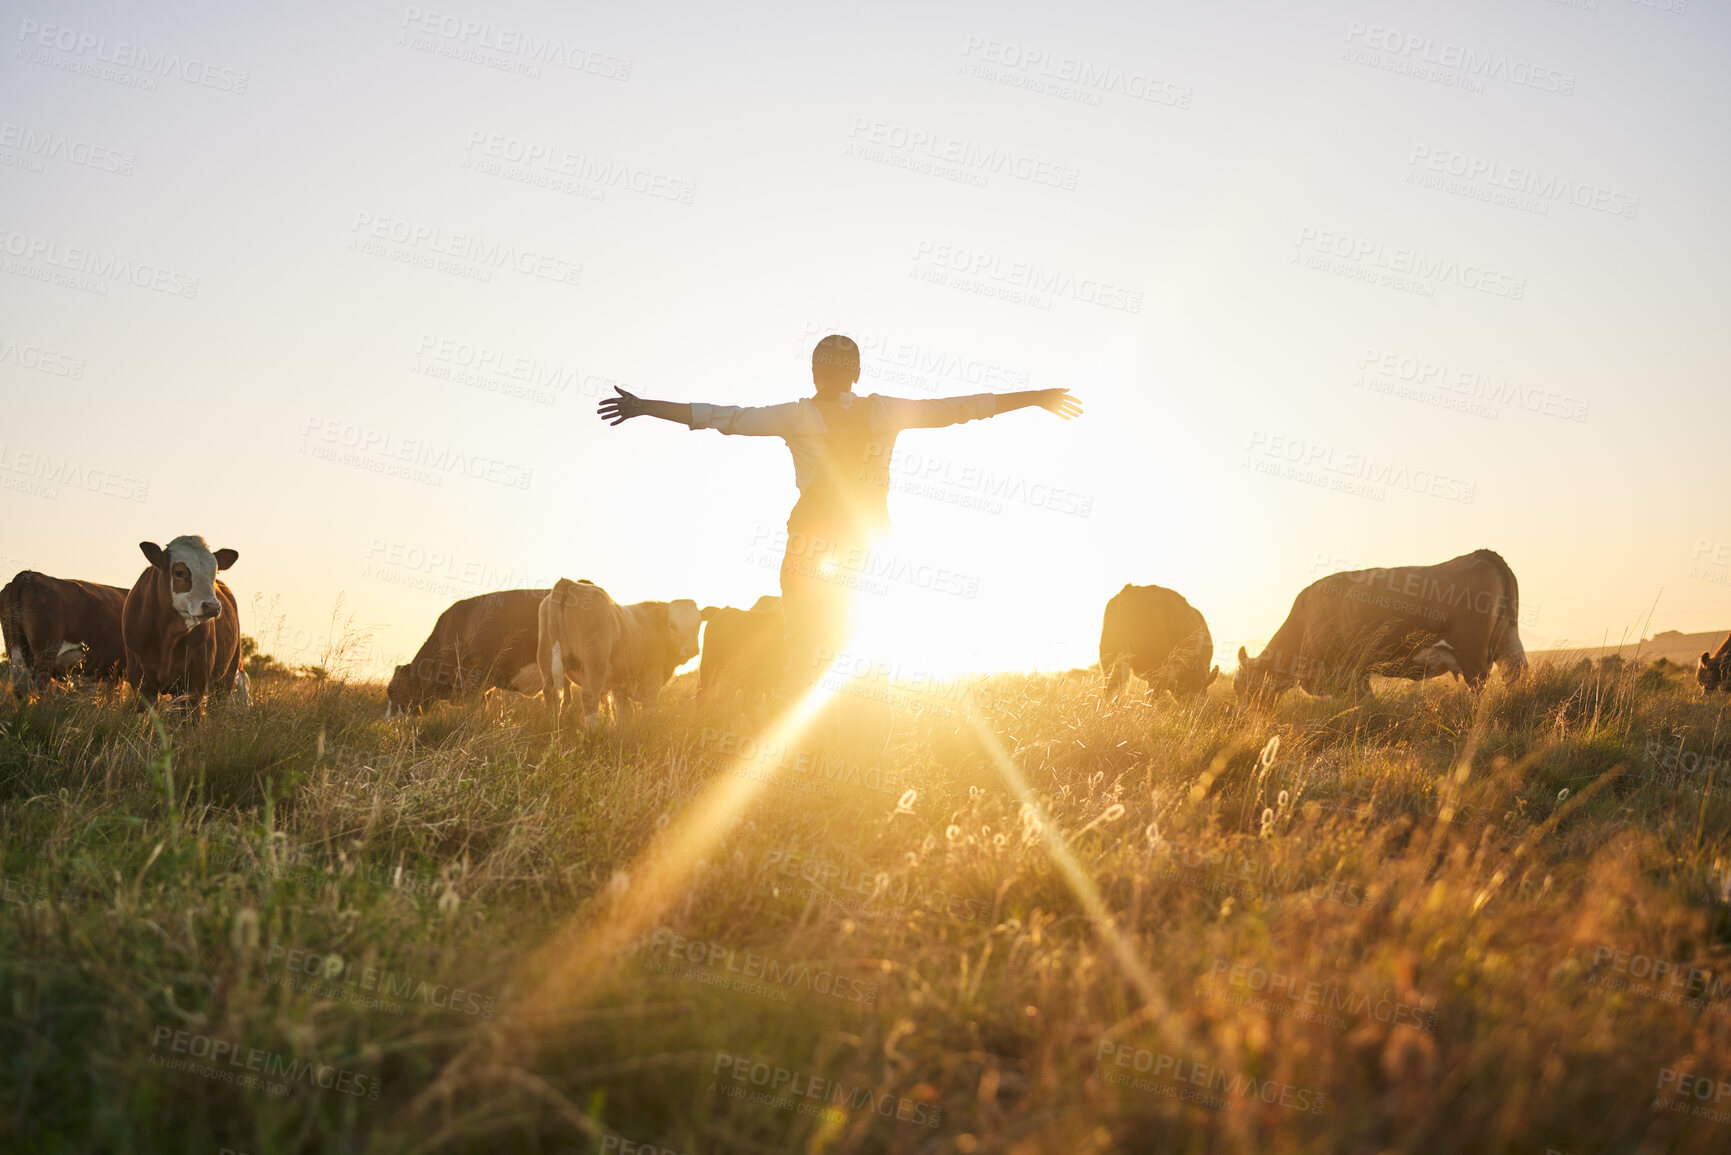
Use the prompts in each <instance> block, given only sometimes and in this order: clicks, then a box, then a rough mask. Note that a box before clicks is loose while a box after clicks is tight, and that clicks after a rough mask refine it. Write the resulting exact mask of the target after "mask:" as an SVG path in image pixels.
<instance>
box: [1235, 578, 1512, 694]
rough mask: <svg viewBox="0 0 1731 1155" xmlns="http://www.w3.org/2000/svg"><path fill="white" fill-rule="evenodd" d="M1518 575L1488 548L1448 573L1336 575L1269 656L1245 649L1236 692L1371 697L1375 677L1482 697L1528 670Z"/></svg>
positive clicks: (1300, 603) (1291, 619) (1305, 595)
mask: <svg viewBox="0 0 1731 1155" xmlns="http://www.w3.org/2000/svg"><path fill="white" fill-rule="evenodd" d="M1519 617H1520V591H1519V588H1518V586H1517V584H1516V582H1515V574H1514V571H1513V570H1511V569H1510V568H1509V565H1508V563H1507V562H1505V561H1504V560H1503V559H1502V558H1501V557H1500V556H1498V555H1497V554H1496V553H1494V552H1492V551H1491V550H1488V549H1481V550H1475V551H1474V552H1472V553H1469V554H1462V555H1461V556H1460V557H1457V558H1451V559H1450V560H1448V561H1445V562H1442V563H1441V564H1439V565H1423V566H1396V567H1392V568H1389V569H1363V570H1351V571H1348V572H1345V573H1336V574H1330V575H1329V576H1327V577H1325V578H1322V579H1321V580H1319V581H1315V582H1312V583H1311V584H1310V585H1308V586H1306V587H1305V588H1304V589H1303V590H1301V591H1300V592H1299V594H1298V597H1297V598H1295V599H1294V600H1293V603H1292V610H1291V612H1290V613H1288V614H1287V615H1286V621H1285V622H1284V623H1283V624H1282V625H1281V627H1280V629H1279V630H1277V631H1276V632H1275V634H1274V637H1273V638H1271V639H1270V640H1269V642H1268V646H1267V648H1265V649H1264V650H1263V651H1262V653H1261V654H1259V655H1258V656H1257V657H1255V658H1252V657H1249V656H1248V655H1247V654H1246V653H1245V652H1244V648H1243V647H1242V646H1240V647H1239V649H1238V672H1237V674H1236V675H1235V677H1234V678H1233V688H1234V689H1235V690H1236V691H1237V693H1238V696H1239V698H1241V699H1250V700H1259V701H1268V700H1272V699H1273V698H1274V697H1277V696H1278V695H1280V694H1281V693H1283V692H1284V691H1286V690H1288V689H1290V688H1291V687H1292V686H1294V685H1299V686H1302V687H1304V689H1305V690H1307V691H1309V692H1310V693H1312V694H1318V695H1322V694H1340V693H1352V694H1357V695H1362V694H1367V693H1369V692H1370V676H1371V675H1372V674H1377V675H1381V676H1382V677H1386V678H1409V679H1412V680H1415V681H1417V680H1421V679H1424V678H1429V677H1434V676H1435V675H1437V674H1453V675H1455V676H1456V677H1459V678H1464V679H1465V680H1466V682H1467V684H1468V685H1469V686H1471V687H1473V688H1474V689H1475V690H1476V689H1478V688H1479V687H1480V686H1482V685H1484V682H1485V679H1486V678H1488V677H1489V676H1490V672H1491V668H1492V666H1494V665H1500V666H1501V667H1502V669H1503V672H1504V673H1505V674H1509V675H1516V674H1519V673H1520V672H1521V671H1522V670H1524V669H1525V668H1526V664H1527V655H1526V650H1525V649H1524V648H1523V647H1522V646H1521V638H1520V632H1519V630H1518V629H1517V628H1516V626H1517V622H1518V619H1519Z"/></svg>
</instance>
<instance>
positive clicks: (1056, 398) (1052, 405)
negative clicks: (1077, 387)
mask: <svg viewBox="0 0 1731 1155" xmlns="http://www.w3.org/2000/svg"><path fill="white" fill-rule="evenodd" d="M1038 392H1039V397H1038V398H1037V399H1036V400H1035V401H1034V404H1036V405H1038V406H1039V407H1040V408H1041V409H1044V410H1045V411H1046V412H1047V413H1056V414H1057V415H1058V416H1059V417H1062V418H1063V419H1064V420H1065V421H1068V420H1070V418H1072V417H1080V416H1082V403H1081V402H1080V401H1078V400H1076V399H1075V398H1074V397H1072V396H1070V391H1069V390H1068V389H1041V390H1039V391H1038Z"/></svg>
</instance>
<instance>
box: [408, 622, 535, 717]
mask: <svg viewBox="0 0 1731 1155" xmlns="http://www.w3.org/2000/svg"><path fill="white" fill-rule="evenodd" d="M546 596H547V591H546V590H498V591H496V592H494V593H490V594H480V595H479V596H477V597H472V598H464V599H463V600H462V601H460V602H457V603H455V604H454V605H452V606H450V607H449V608H448V609H446V610H445V612H444V613H442V614H440V615H439V620H438V621H436V622H434V623H433V632H432V633H431V634H428V635H427V640H426V641H425V642H423V643H421V648H420V650H419V651H418V652H417V653H416V654H415V656H414V658H413V659H412V660H410V661H408V662H406V663H404V664H403V665H401V666H398V667H397V668H396V670H395V671H393V672H392V674H391V681H390V685H388V686H387V687H386V688H385V717H387V718H392V717H396V716H397V715H399V714H410V713H415V712H418V711H419V710H421V708H422V707H424V706H425V705H426V704H427V703H428V702H432V701H445V702H448V701H451V700H452V699H454V698H460V697H471V696H473V695H476V694H479V693H481V692H482V691H483V690H487V689H490V688H493V687H501V688H504V689H507V690H515V691H516V692H517V693H519V694H535V693H538V692H539V691H540V689H541V674H540V672H539V671H538V670H536V668H535V631H536V627H535V615H536V613H537V612H538V611H539V610H540V608H541V599H542V598H544V597H546Z"/></svg>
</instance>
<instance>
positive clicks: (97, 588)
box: [0, 570, 126, 698]
mask: <svg viewBox="0 0 1731 1155" xmlns="http://www.w3.org/2000/svg"><path fill="white" fill-rule="evenodd" d="M125 603H126V591H125V590H124V589H121V588H120V587H119V586H105V585H98V584H96V583H95V582H85V581H77V580H75V579H72V578H57V577H49V576H48V575H47V574H45V573H37V572H35V571H34V570H22V571H20V572H19V573H18V574H17V576H15V577H14V578H13V579H12V580H11V581H9V582H7V583H6V585H5V586H4V587H0V633H3V634H4V635H5V639H6V656H7V659H8V660H9V661H10V662H11V664H12V692H13V693H14V694H16V695H17V696H18V697H20V698H23V697H25V696H27V695H28V694H29V693H30V691H31V690H32V689H34V690H37V691H41V690H44V689H46V688H47V686H48V683H49V682H50V681H52V680H53V679H55V678H58V677H63V676H65V675H67V674H70V673H73V672H77V673H78V674H80V675H82V676H84V677H86V678H96V679H100V680H102V681H106V682H119V681H120V679H121V676H122V675H123V674H125V672H126V645H125V642H124V641H122V639H121V633H120V610H121V607H122V606H123V605H124V604H125Z"/></svg>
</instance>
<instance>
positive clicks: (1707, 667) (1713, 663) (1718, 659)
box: [1695, 634, 1731, 694]
mask: <svg viewBox="0 0 1731 1155" xmlns="http://www.w3.org/2000/svg"><path fill="white" fill-rule="evenodd" d="M1695 680H1696V681H1697V682H1699V683H1701V692H1702V693H1703V694H1711V693H1712V692H1713V691H1714V690H1724V691H1726V692H1728V693H1731V634H1727V635H1726V636H1725V640H1724V642H1722V643H1721V644H1720V646H1719V652H1718V653H1716V654H1709V653H1708V652H1707V651H1706V650H1702V651H1701V664H1700V665H1698V666H1696V667H1695Z"/></svg>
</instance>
